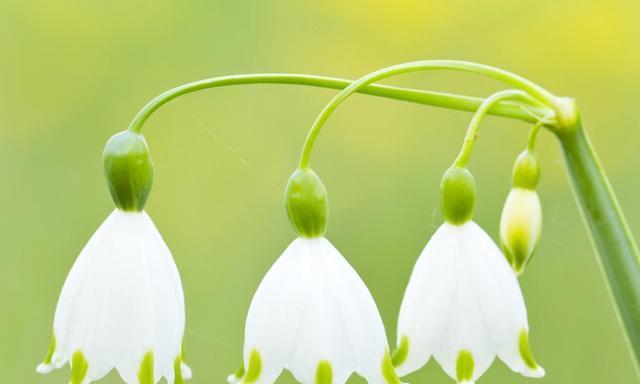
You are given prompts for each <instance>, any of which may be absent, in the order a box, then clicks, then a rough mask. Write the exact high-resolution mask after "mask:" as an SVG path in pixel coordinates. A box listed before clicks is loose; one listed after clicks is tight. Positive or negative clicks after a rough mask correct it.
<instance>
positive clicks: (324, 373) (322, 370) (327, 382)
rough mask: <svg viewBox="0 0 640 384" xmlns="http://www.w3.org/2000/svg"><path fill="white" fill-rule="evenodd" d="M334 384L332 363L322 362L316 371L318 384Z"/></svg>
mask: <svg viewBox="0 0 640 384" xmlns="http://www.w3.org/2000/svg"><path fill="white" fill-rule="evenodd" d="M332 383H333V369H332V368H331V363H329V362H328V361H327V360H322V361H321V362H320V363H318V368H317V369H316V384H332Z"/></svg>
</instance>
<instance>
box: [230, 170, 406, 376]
mask: <svg viewBox="0 0 640 384" xmlns="http://www.w3.org/2000/svg"><path fill="white" fill-rule="evenodd" d="M287 209H288V212H289V217H290V219H291V222H292V223H293V225H294V227H295V229H296V230H297V232H298V234H299V235H300V237H299V238H297V239H296V240H294V241H293V243H291V245H289V247H288V248H287V249H286V250H285V251H284V253H283V254H282V255H281V256H280V258H278V260H277V261H276V262H275V264H274V265H273V266H272V267H271V269H270V270H269V272H268V273H267V275H266V276H265V277H264V279H263V280H262V282H261V283H260V286H259V287H258V290H257V291H256V293H255V296H254V297H253V300H252V302H251V306H250V308H249V313H248V316H247V321H246V327H245V343H244V363H243V368H242V369H241V370H240V371H238V373H236V374H233V375H231V376H229V378H228V381H229V383H260V384H271V383H274V382H275V381H276V379H277V378H278V376H279V375H280V373H281V372H282V370H283V369H285V368H286V369H288V370H289V371H291V373H292V374H293V375H294V377H295V378H296V379H297V380H298V381H299V382H301V383H315V384H342V383H345V382H346V381H347V379H348V378H349V377H350V376H351V375H352V373H354V372H356V373H357V374H359V375H360V376H362V377H364V378H365V379H366V380H367V381H368V382H369V383H375V384H383V383H389V384H398V383H399V380H398V378H397V376H396V374H395V372H394V370H393V366H392V363H391V360H390V357H389V351H388V345H387V339H386V335H385V330H384V325H383V323H382V319H381V317H380V314H379V313H378V310H377V307H376V304H375V302H374V300H373V298H372V296H371V294H370V293H369V290H368V289H367V287H366V286H365V284H364V283H363V281H362V280H361V279H360V277H359V276H358V274H357V273H356V272H355V270H354V269H353V268H352V267H351V266H350V265H349V263H348V262H347V261H346V260H345V259H344V257H342V255H341V254H340V253H339V252H338V250H337V249H336V248H335V247H334V246H333V245H332V244H331V243H330V242H329V241H328V240H327V239H326V238H324V237H323V234H324V228H325V222H326V216H327V197H326V189H325V188H324V185H323V184H322V182H321V181H320V179H319V178H318V176H316V175H315V173H313V171H311V170H299V171H297V172H296V173H294V174H293V176H292V177H291V179H290V181H289V184H288V187H287Z"/></svg>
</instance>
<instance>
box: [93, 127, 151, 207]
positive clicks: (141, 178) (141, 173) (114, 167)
mask: <svg viewBox="0 0 640 384" xmlns="http://www.w3.org/2000/svg"><path fill="white" fill-rule="evenodd" d="M102 162H103V165H104V173H105V177H106V179H107V185H108V186H109V191H110V192H111V197H112V198H113V202H114V203H115V204H116V206H117V207H118V208H120V209H121V210H123V211H130V212H131V211H132V212H139V211H142V210H143V209H144V206H145V204H146V202H147V199H148V198H149V193H150V192H151V187H152V185H153V161H152V160H151V155H150V154H149V148H148V147H147V143H146V141H145V139H144V137H143V136H142V135H141V134H138V133H135V132H132V131H123V132H119V133H116V134H115V135H113V136H112V137H111V138H110V139H109V141H108V142H107V145H106V146H105V148H104V152H103V154H102Z"/></svg>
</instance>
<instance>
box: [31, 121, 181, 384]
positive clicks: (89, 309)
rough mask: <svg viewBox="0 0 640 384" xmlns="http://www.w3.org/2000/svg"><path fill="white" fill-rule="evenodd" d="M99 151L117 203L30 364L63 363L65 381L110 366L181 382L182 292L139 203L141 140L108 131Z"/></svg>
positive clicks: (147, 173)
mask: <svg viewBox="0 0 640 384" xmlns="http://www.w3.org/2000/svg"><path fill="white" fill-rule="evenodd" d="M131 144H132V145H131ZM123 146H124V148H125V150H123V151H120V152H118V151H116V149H122V148H123ZM114 147H115V148H114ZM104 158H105V169H106V171H107V181H108V182H109V186H110V187H111V191H112V194H113V195H114V201H116V205H117V206H118V208H117V209H116V210H114V211H113V213H111V215H109V217H108V218H107V220H106V221H105V222H104V223H103V224H102V225H101V226H100V227H99V228H98V230H97V231H96V233H95V234H94V235H93V236H92V237H91V239H90V240H89V242H88V243H87V245H86V246H85V247H84V249H83V250H82V252H81V253H80V256H78V258H77V260H76V261H75V263H74V265H73V267H72V268H71V271H70V272H69V275H68V276H67V279H66V281H65V283H64V286H63V288H62V292H61V294H60V298H59V300H58V305H57V308H56V312H55V316H54V322H53V337H52V341H51V346H50V348H49V352H48V353H47V356H46V357H45V360H44V362H43V363H42V364H40V365H39V366H38V367H37V371H38V372H40V373H48V372H50V371H52V370H53V369H55V368H60V367H62V366H64V365H65V364H66V363H69V364H70V366H71V380H70V383H71V384H86V383H90V382H92V381H95V380H98V379H100V378H102V377H103V376H105V375H106V374H107V373H109V372H110V371H111V370H112V369H113V368H115V369H116V370H117V371H118V373H119V374H120V376H121V377H122V379H123V380H124V381H125V382H126V383H128V384H134V383H136V384H153V383H157V382H158V381H160V380H161V378H163V377H164V378H165V379H166V380H167V381H168V382H169V383H182V382H183V379H186V378H189V377H190V376H191V371H190V369H189V368H188V367H187V366H186V364H185V363H184V361H183V353H182V338H183V333H184V327H185V309H184V295H183V290H182V283H181V281H180V275H179V274H178V269H177V268H176V265H175V263H174V260H173V258H172V256H171V252H170V251H169V249H168V248H167V246H166V244H165V243H164V241H163V239H162V237H161V236H160V233H159V232H158V230H157V229H156V227H155V225H154V224H153V222H152V221H151V219H150V218H149V216H148V215H147V214H146V213H145V212H144V211H142V207H143V206H144V203H145V201H146V198H147V195H148V191H149V190H150V183H151V180H152V164H151V159H150V157H149V155H148V151H147V149H146V143H144V140H143V138H142V137H141V136H139V135H135V134H129V133H126V134H124V135H123V134H120V135H116V136H114V138H112V139H111V140H110V141H109V143H108V144H107V148H106V150H105V157H104ZM114 170H116V171H114ZM114 172H115V173H116V174H114ZM118 183H120V184H118ZM141 187H144V188H142V189H141Z"/></svg>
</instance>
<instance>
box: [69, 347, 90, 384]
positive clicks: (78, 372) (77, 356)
mask: <svg viewBox="0 0 640 384" xmlns="http://www.w3.org/2000/svg"><path fill="white" fill-rule="evenodd" d="M88 370H89V363H87V359H85V357H84V354H83V353H82V352H80V351H76V353H74V354H73V357H72V358H71V381H69V384H82V382H83V381H84V378H85V377H86V376H87V371H88Z"/></svg>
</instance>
